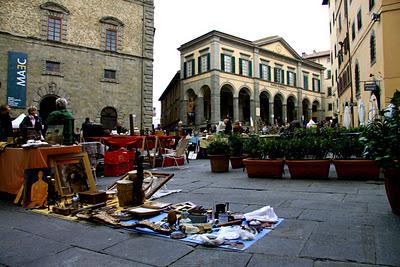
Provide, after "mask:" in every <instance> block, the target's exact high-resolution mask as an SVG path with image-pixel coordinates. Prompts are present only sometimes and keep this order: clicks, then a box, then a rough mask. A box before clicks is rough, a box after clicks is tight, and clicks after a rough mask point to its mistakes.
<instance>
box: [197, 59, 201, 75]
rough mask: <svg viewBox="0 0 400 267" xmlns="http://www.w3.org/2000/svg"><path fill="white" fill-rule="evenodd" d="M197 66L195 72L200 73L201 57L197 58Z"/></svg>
mask: <svg viewBox="0 0 400 267" xmlns="http://www.w3.org/2000/svg"><path fill="white" fill-rule="evenodd" d="M197 67H198V70H197V72H198V73H199V74H200V73H201V57H198V58H197Z"/></svg>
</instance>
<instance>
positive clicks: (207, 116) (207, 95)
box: [202, 86, 211, 121]
mask: <svg viewBox="0 0 400 267" xmlns="http://www.w3.org/2000/svg"><path fill="white" fill-rule="evenodd" d="M202 91H203V110H204V120H205V121H210V120H211V90H210V88H209V87H208V86H204V87H203V88H202Z"/></svg>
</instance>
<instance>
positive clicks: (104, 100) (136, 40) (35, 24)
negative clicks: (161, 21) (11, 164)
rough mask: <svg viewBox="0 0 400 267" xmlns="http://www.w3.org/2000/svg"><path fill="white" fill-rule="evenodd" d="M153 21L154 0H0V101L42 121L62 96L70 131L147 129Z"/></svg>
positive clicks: (14, 114) (150, 118) (151, 69)
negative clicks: (90, 125) (85, 127)
mask: <svg viewBox="0 0 400 267" xmlns="http://www.w3.org/2000/svg"><path fill="white" fill-rule="evenodd" d="M153 22H154V3H153V0H115V1H101V4H100V3H99V1H96V0H86V1H73V0H54V1H46V0H31V1H17V0H2V1H0V99H1V100H0V103H1V104H4V103H5V102H7V101H8V103H9V104H10V105H11V106H13V107H14V108H13V113H12V115H13V117H15V116H17V115H18V114H20V113H24V112H25V113H26V107H27V106H29V105H36V106H37V107H38V109H39V115H40V116H41V117H42V118H43V119H45V118H46V117H47V115H48V114H49V113H50V112H51V111H53V110H54V109H55V99H56V98H58V97H65V98H66V99H67V100H68V102H69V106H68V108H69V109H70V111H71V112H72V113H73V115H74V118H75V125H76V126H77V127H79V126H80V124H81V123H82V122H83V121H84V118H85V117H90V118H91V119H92V120H94V121H96V122H101V123H103V125H104V126H105V127H106V128H110V129H112V128H114V127H115V125H116V123H117V121H118V122H121V123H122V124H123V125H125V126H127V125H128V124H129V114H135V115H136V122H135V125H140V126H141V128H143V129H144V128H151V125H152V106H153V105H152V97H153V38H154V23H153ZM21 63H25V64H21Z"/></svg>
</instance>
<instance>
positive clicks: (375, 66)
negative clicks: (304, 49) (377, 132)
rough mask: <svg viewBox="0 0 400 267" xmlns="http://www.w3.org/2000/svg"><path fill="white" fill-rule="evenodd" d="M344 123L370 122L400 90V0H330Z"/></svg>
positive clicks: (334, 61)
mask: <svg viewBox="0 0 400 267" xmlns="http://www.w3.org/2000/svg"><path fill="white" fill-rule="evenodd" d="M322 4H323V5H328V7H329V16H330V24H329V28H330V31H331V51H332V54H331V55H332V74H333V75H334V83H335V85H336V86H335V87H334V88H336V89H337V103H338V105H337V106H338V113H339V121H340V122H342V124H343V123H344V122H345V121H346V113H347V114H349V115H350V126H360V125H365V124H366V123H367V122H368V120H371V119H373V118H374V116H375V115H376V114H377V113H378V112H377V110H379V109H382V108H384V107H385V106H386V105H388V104H389V102H390V97H392V96H393V93H394V92H395V91H396V90H397V89H400V67H399V64H400V63H399V62H400V51H399V49H398V47H399V45H400V35H399V27H398V25H400V1H398V0H397V1H395V0H368V1H366V0H340V1H339V0H335V1H333V0H324V1H323V3H322Z"/></svg>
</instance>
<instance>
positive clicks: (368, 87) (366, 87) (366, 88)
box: [364, 82, 376, 91]
mask: <svg viewBox="0 0 400 267" xmlns="http://www.w3.org/2000/svg"><path fill="white" fill-rule="evenodd" d="M375 90H376V82H368V83H364V91H375Z"/></svg>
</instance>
